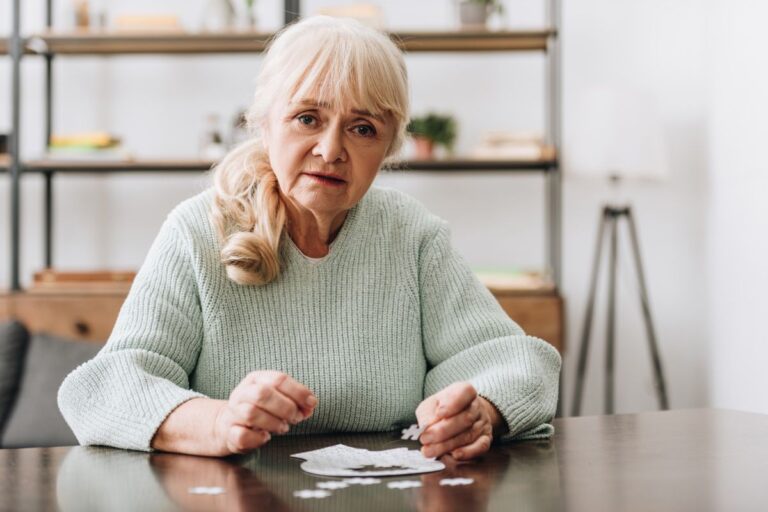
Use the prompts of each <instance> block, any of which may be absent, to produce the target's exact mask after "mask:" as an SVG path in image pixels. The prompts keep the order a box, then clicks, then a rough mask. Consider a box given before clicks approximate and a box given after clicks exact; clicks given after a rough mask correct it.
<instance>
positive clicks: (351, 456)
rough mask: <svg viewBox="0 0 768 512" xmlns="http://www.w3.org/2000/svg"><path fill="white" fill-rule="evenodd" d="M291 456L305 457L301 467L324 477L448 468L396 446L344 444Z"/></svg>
mask: <svg viewBox="0 0 768 512" xmlns="http://www.w3.org/2000/svg"><path fill="white" fill-rule="evenodd" d="M291 457H296V458H298V459H305V462H303V463H302V464H301V469H303V470H304V471H306V472H307V473H312V474H314V475H323V476H392V475H416V474H420V473H431V472H434V471H440V470H442V469H445V464H443V463H442V462H440V461H437V460H435V459H434V458H427V457H425V456H424V455H422V454H421V452H420V451H418V450H409V449H407V448H395V449H392V450H383V451H370V450H365V449H362V448H352V447H351V446H346V445H343V444H337V445H334V446H329V447H327V448H321V449H319V450H313V451H309V452H303V453H294V454H293V455H291Z"/></svg>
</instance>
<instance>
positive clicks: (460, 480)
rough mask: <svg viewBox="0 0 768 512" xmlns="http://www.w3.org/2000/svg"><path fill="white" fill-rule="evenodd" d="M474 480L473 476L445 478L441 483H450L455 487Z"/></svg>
mask: <svg viewBox="0 0 768 512" xmlns="http://www.w3.org/2000/svg"><path fill="white" fill-rule="evenodd" d="M473 482H474V480H473V479H472V478H443V479H442V480H440V485H450V486H451V487H453V486H456V485H469V484H471V483H473Z"/></svg>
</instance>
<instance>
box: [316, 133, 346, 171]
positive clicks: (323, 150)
mask: <svg viewBox="0 0 768 512" xmlns="http://www.w3.org/2000/svg"><path fill="white" fill-rule="evenodd" d="M312 154H313V155H314V156H320V157H322V158H323V161H324V162H325V163H327V164H332V163H335V162H344V161H346V160H347V152H346V150H345V149H344V140H343V133H342V129H340V128H335V127H330V126H329V127H328V128H327V129H326V130H324V131H323V132H322V133H321V134H320V138H319V140H318V141H317V144H315V147H314V148H313V149H312Z"/></svg>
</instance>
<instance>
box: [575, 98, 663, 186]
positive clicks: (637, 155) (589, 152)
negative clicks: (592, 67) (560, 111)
mask: <svg viewBox="0 0 768 512" xmlns="http://www.w3.org/2000/svg"><path fill="white" fill-rule="evenodd" d="M573 105H574V108H573V110H572V111H571V114H570V115H571V116H572V117H571V119H572V120H573V121H572V123H571V125H572V126H573V129H572V132H571V133H568V134H567V138H566V139H565V145H566V146H565V162H564V163H565V166H564V168H565V172H567V173H568V174H572V175H582V176H593V177H603V178H608V177H613V176H616V177H619V178H621V179H627V178H628V179H635V178H636V179H663V178H665V177H666V175H667V173H668V164H667V152H666V147H665V144H664V136H663V133H662V125H661V118H660V116H659V113H658V110H657V108H656V104H655V101H654V99H653V97H652V96H651V95H649V94H645V93H642V92H640V91H636V90H632V89H631V88H629V87H627V88H624V87H622V88H618V87H608V86H597V87H591V88H589V89H587V90H585V91H584V92H583V93H582V94H580V95H577V97H576V101H575V102H574V104H573Z"/></svg>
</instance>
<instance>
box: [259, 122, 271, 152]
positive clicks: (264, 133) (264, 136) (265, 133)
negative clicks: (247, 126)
mask: <svg viewBox="0 0 768 512" xmlns="http://www.w3.org/2000/svg"><path fill="white" fill-rule="evenodd" d="M258 130H259V133H260V138H261V145H262V147H263V148H264V151H269V123H268V122H267V120H266V119H262V120H261V121H260V122H259V125H258Z"/></svg>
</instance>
